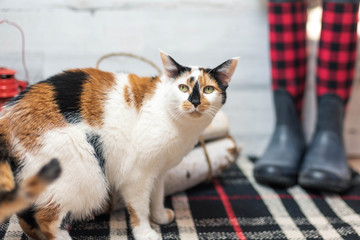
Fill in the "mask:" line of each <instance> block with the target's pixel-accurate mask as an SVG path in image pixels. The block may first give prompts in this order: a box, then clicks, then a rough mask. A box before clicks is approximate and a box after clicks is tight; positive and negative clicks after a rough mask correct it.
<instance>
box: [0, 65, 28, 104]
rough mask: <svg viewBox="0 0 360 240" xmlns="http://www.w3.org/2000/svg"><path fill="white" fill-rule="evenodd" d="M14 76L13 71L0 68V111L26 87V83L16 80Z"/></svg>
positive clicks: (14, 72)
mask: <svg viewBox="0 0 360 240" xmlns="http://www.w3.org/2000/svg"><path fill="white" fill-rule="evenodd" d="M15 74H16V71H15V70H12V69H9V68H2V67H0V110H1V109H2V108H3V106H4V105H5V104H6V103H7V102H8V101H9V100H10V99H11V98H13V97H15V96H16V95H18V94H19V93H20V92H22V91H23V90H25V89H26V87H27V86H28V83H27V82H26V81H20V80H17V79H16V78H15Z"/></svg>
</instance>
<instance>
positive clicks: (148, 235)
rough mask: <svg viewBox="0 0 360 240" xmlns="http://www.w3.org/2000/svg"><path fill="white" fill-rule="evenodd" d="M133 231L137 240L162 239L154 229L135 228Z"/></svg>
mask: <svg viewBox="0 0 360 240" xmlns="http://www.w3.org/2000/svg"><path fill="white" fill-rule="evenodd" d="M133 233H134V237H135V239H136V240H161V237H159V235H158V234H157V233H156V232H155V231H154V230H153V229H148V230H146V231H141V230H140V229H134V230H133Z"/></svg>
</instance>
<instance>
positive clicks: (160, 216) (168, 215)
mask: <svg viewBox="0 0 360 240" xmlns="http://www.w3.org/2000/svg"><path fill="white" fill-rule="evenodd" d="M151 218H152V220H153V221H154V222H155V223H157V224H160V225H164V224H169V223H171V222H172V221H174V219H175V213H174V211H173V210H171V209H169V208H164V209H163V210H162V211H157V212H153V213H152V216H151Z"/></svg>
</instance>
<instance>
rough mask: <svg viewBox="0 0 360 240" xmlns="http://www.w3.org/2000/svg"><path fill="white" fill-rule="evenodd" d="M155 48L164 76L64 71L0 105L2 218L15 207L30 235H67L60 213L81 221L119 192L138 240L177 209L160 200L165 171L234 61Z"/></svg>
mask: <svg viewBox="0 0 360 240" xmlns="http://www.w3.org/2000/svg"><path fill="white" fill-rule="evenodd" d="M160 55H161V59H162V62H163V65H164V69H165V72H164V74H162V75H161V76H158V77H138V76H136V75H134V74H125V73H121V74H113V73H109V72H103V71H100V70H97V69H92V68H86V69H74V70H69V71H65V72H63V73H61V74H58V75H55V76H53V77H51V78H49V79H47V80H45V81H42V82H39V83H37V84H35V85H32V86H30V87H29V88H28V89H27V90H26V91H24V92H22V93H21V94H20V95H19V96H18V97H16V98H15V99H13V100H12V101H11V102H10V103H9V104H8V105H7V106H6V107H5V108H4V109H3V111H2V112H1V116H0V150H1V153H0V209H1V210H3V209H8V210H7V211H1V210H0V219H4V217H9V216H10V215H11V214H12V213H17V216H18V219H19V222H20V225H21V227H22V229H23V230H24V232H25V233H26V235H27V236H29V237H30V238H32V239H71V238H70V236H69V234H68V232H66V231H65V230H61V229H60V225H61V223H62V221H63V219H64V218H65V216H67V218H70V219H74V220H75V219H76V220H79V219H80V220H81V219H87V218H88V217H91V216H92V215H93V214H96V213H99V212H101V211H102V210H103V209H104V208H105V207H106V206H107V204H108V202H109V196H110V194H115V193H121V195H122V197H123V199H124V201H125V203H126V206H127V209H128V212H129V215H130V221H131V225H132V229H133V233H134V236H135V238H136V239H137V240H139V239H158V235H157V233H156V232H155V231H154V230H153V229H152V228H151V227H150V222H149V220H150V219H149V217H150V216H151V220H152V221H154V222H156V223H158V224H168V223H170V222H172V221H173V220H174V217H175V216H174V212H173V211H172V210H170V209H166V208H164V204H163V198H164V196H163V195H164V174H165V172H166V171H167V170H168V169H170V168H172V167H174V166H175V165H177V164H178V163H179V162H180V161H181V159H182V158H183V157H184V156H185V155H186V154H187V153H189V151H190V150H191V149H192V148H193V147H194V145H195V144H196V143H197V141H198V138H199V135H200V133H201V132H202V131H203V130H204V129H205V127H206V126H207V125H208V124H209V123H210V122H211V120H212V118H213V117H214V115H215V114H216V112H217V111H218V110H219V109H220V108H221V106H222V105H223V104H224V103H225V101H226V88H227V87H228V84H229V82H230V80H231V77H232V75H233V73H234V71H235V68H236V65H237V58H233V59H230V60H227V61H226V62H224V63H222V64H221V65H219V66H218V67H216V68H213V69H209V68H202V67H185V66H182V65H180V64H178V63H177V62H176V61H175V60H174V59H173V58H171V57H170V56H168V55H167V54H166V53H164V52H161V53H160ZM51 159H52V160H51ZM50 160H51V161H50ZM60 172H61V173H60ZM9 206H11V208H10V207H9Z"/></svg>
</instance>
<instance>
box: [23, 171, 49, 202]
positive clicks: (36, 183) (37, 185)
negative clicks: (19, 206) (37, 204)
mask: <svg viewBox="0 0 360 240" xmlns="http://www.w3.org/2000/svg"><path fill="white" fill-rule="evenodd" d="M47 185H48V183H47V182H45V181H44V180H43V179H41V178H39V177H38V176H33V177H31V178H29V179H27V180H26V181H25V183H24V190H25V192H26V195H27V196H29V197H32V198H35V197H37V196H39V195H40V193H42V192H43V191H44V190H45V188H46V187H47Z"/></svg>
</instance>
